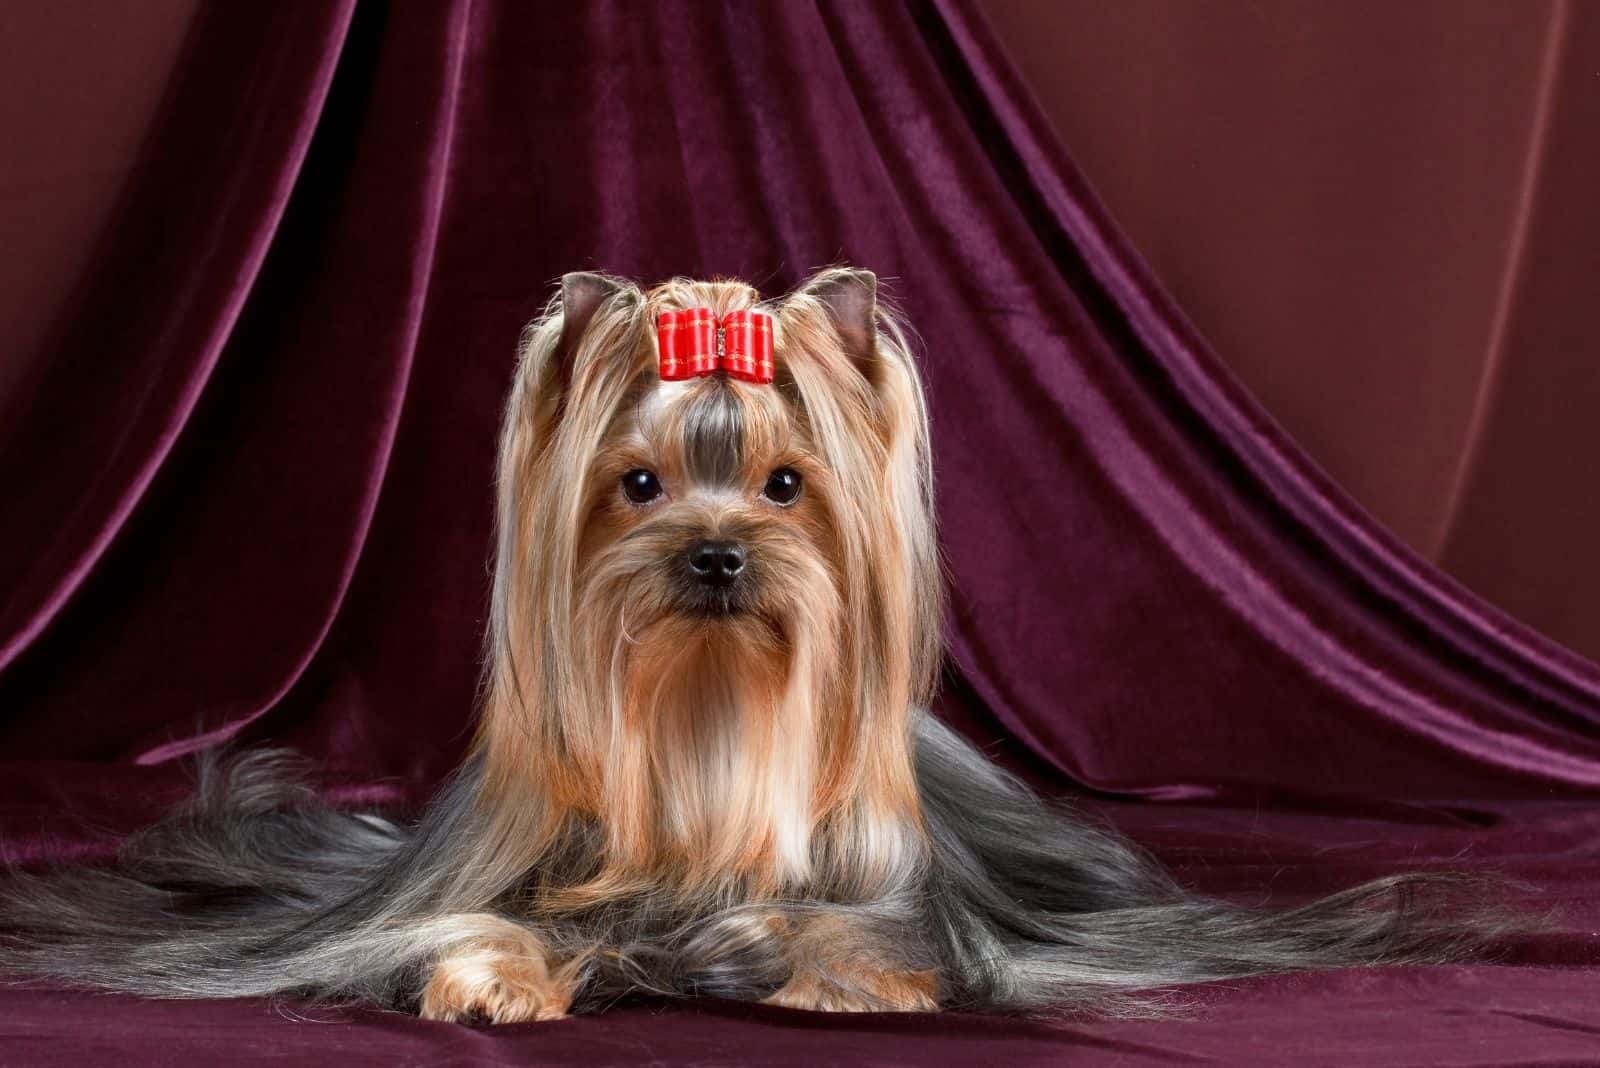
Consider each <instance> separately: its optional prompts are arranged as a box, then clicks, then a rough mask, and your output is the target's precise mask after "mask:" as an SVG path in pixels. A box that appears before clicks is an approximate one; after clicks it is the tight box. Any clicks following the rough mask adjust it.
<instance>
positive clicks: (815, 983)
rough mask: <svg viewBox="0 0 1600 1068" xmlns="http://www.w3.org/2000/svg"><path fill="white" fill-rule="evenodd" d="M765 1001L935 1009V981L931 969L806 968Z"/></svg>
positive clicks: (833, 1008)
mask: <svg viewBox="0 0 1600 1068" xmlns="http://www.w3.org/2000/svg"><path fill="white" fill-rule="evenodd" d="M765 1000H766V1003H767V1004H768V1005H782V1006H784V1007H785V1008H790V1009H809V1010H811V1011H812V1012H937V1011H938V1010H939V996H938V983H937V981H936V978H935V973H934V972H932V971H920V972H880V971H871V970H851V971H848V972H842V971H841V972H838V973H836V974H826V975H825V974H823V973H821V972H818V971H812V970H806V971H802V972H797V973H795V974H794V975H793V976H791V977H790V979H789V981H788V982H787V983H785V984H784V985H783V987H782V988H781V989H779V990H778V991H777V993H775V994H773V995H772V996H770V997H768V998H766V999H765Z"/></svg>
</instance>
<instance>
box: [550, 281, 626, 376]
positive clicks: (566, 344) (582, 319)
mask: <svg viewBox="0 0 1600 1068" xmlns="http://www.w3.org/2000/svg"><path fill="white" fill-rule="evenodd" d="M621 289H622V283H621V282H619V281H617V280H616V279H615V278H608V277H606V276H605V275H603V274H594V273H592V272H590V271H573V272H572V273H571V274H564V275H562V276H561V340H560V341H559V342H558V343H557V344H556V353H555V357H556V359H555V362H556V367H557V368H559V370H560V373H561V380H562V384H563V385H565V384H566V383H568V382H570V381H571V378H572V360H573V357H574V356H575V355H576V354H577V351H578V342H579V341H581V340H583V334H584V331H586V330H588V329H589V323H590V322H591V321H592V320H593V319H594V313H595V312H597V311H599V310H600V306H601V305H602V304H604V303H605V302H606V301H608V300H610V299H611V298H612V297H613V296H614V295H616V293H617V292H618V291H620V290H621Z"/></svg>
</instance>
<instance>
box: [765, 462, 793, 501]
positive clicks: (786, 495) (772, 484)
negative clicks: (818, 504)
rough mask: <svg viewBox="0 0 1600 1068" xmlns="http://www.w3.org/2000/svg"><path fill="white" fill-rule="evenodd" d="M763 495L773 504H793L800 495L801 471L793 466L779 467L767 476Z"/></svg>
mask: <svg viewBox="0 0 1600 1068" xmlns="http://www.w3.org/2000/svg"><path fill="white" fill-rule="evenodd" d="M761 495H762V496H763V497H765V498H766V499H767V500H769V501H771V502H772V503H773V504H793V503H794V502H795V498H797V497H799V496H800V472H798V471H796V470H795V469H794V468H792V467H780V468H778V469H777V470H776V471H774V472H772V474H770V475H768V476H767V486H766V488H765V489H763V490H762V491H761Z"/></svg>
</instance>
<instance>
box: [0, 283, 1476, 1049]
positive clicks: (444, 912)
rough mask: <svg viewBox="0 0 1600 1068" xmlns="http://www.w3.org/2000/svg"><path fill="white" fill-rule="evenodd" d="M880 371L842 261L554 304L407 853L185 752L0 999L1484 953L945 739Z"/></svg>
mask: <svg viewBox="0 0 1600 1068" xmlns="http://www.w3.org/2000/svg"><path fill="white" fill-rule="evenodd" d="M907 339H908V332H907V329H906V328H905V327H904V326H903V325H902V324H901V322H900V320H899V319H898V317H897V316H896V314H895V313H894V312H893V310H892V309H891V308H889V307H888V306H887V304H886V303H885V301H884V300H882V299H880V295H879V293H878V285H877V281H876V279H875V277H874V276H873V275H872V274H871V273H869V272H867V271H863V270H856V269H850V268H845V267H834V268H829V269H826V270H822V271H820V272H818V273H816V274H815V275H814V276H812V277H810V278H809V279H808V280H806V281H805V282H804V283H803V284H802V285H801V286H800V287H799V288H797V289H796V290H795V291H793V292H792V293H790V294H788V295H786V296H784V297H782V298H781V299H777V300H773V301H766V302H764V301H762V300H761V298H760V295H759V294H758V293H757V292H756V290H755V289H753V288H752V287H751V286H749V285H747V284H744V283H742V282H738V281H710V282H704V281H691V280H685V279H675V280H672V281H669V282H666V283H664V284H661V285H658V286H655V287H653V288H649V289H648V290H647V289H644V288H641V287H640V286H638V285H636V284H635V283H633V282H630V281H626V280H623V279H620V278H614V277H609V276H605V275H601V274H594V273H576V274H569V275H567V276H566V277H565V278H564V279H563V280H562V282H561V285H560V288H559V292H558V293H557V294H556V295H555V296H554V297H553V298H552V300H551V302H550V304H549V305H548V307H547V309H546V311H545V314H544V315H543V316H542V317H540V318H539V319H538V320H537V321H536V322H535V323H533V324H532V325H531V326H530V327H529V328H528V330H527V331H526V333H525V335H524V337H523V339H522V343H521V349H520V359H519V362H518V366H517V370H516V375H515V380H514V382H513V384H512V387H511V392H510V398H509V401H508V403H507V405H506V409H505V415H504V423H503V430H502V435H501V439H500V449H499V461H498V464H499V470H498V481H497V487H498V489H497V498H498V499H497V511H498V515H497V542H496V546H495V566H494V581H493V592H492V608H491V613H490V617H491V624H490V627H489V633H488V636H487V657H486V665H487V666H486V673H485V680H484V687H483V696H482V704H481V709H480V715H479V721H478V728H477V733H476V736H475V741H474V743H473V745H472V748H471V752H470V755H469V757H468V759H467V760H466V761H465V763H464V764H463V766H462V767H461V768H460V769H459V770H458V772H457V773H456V774H455V775H454V776H453V778H452V779H451V780H450V781H449V782H448V783H447V785H446V786H445V787H444V788H443V790H442V792H441V793H440V794H439V795H438V796H437V797H436V798H435V800H434V801H433V802H432V803H431V805H430V806H429V807H428V808H427V810H426V811H425V813H424V814H423V815H422V817H421V819H420V821H419V822H417V823H415V824H412V825H401V824H399V823H396V822H392V821H390V820H388V819H384V818H381V817H379V816H375V815H371V814H362V813H350V812H342V811H338V810H335V809H333V808H330V807H327V806H324V805H322V804H320V803H319V802H318V800H317V798H316V796H315V794H314V792H313V791H312V790H311V789H310V788H309V787H308V786H306V785H304V784H303V782H302V781H300V779H299V778H297V777H296V774H295V772H294V771H293V769H292V768H291V767H290V766H289V761H288V759H287V758H286V757H285V756H284V755H283V754H279V753H271V752H267V753H255V754H245V755H243V756H240V757H236V758H232V759H230V760H227V761H218V760H211V761H208V762H204V763H203V764H202V766H201V770H200V775H199V785H198V789H197V792H196V796H195V798H194V800H193V801H192V802H190V803H189V804H188V805H186V806H185V807H184V808H183V809H181V810H180V811H179V812H177V813H175V814H174V815H173V816H171V817H170V818H168V819H166V820H164V821H163V822H161V823H160V824H158V825H157V826H155V827H154V828H152V829H150V830H148V831H145V832H143V833H141V834H140V835H137V836H136V837H134V838H133V839H132V840H131V841H130V842H129V843H128V845H127V847H126V849H125V850H124V852H123V854H122V858H121V860H120V862H119V863H118V864H116V865H114V866H112V867H110V868H107V869H90V870H85V869H71V868H63V869H58V870H55V871H50V872H45V873H42V874H38V873H36V874H23V873H16V874H13V875H12V876H11V877H10V878H9V879H8V880H7V881H6V882H5V884H4V888H3V889H0V926H3V927H4V929H5V930H6V931H7V932H8V933H7V934H6V935H5V936H4V939H3V941H0V971H4V972H6V973H7V974H10V975H13V976H20V977H35V978H47V979H53V980H56V981H60V982H65V983H68V984H72V985H76V986H88V987H94V988H99V989H110V990H124V991H133V992H137V993H144V994H148V995H154V996H162V997H236V996H246V995H269V996H271V995H296V996H304V997H313V998H320V999H323V1000H342V1001H354V1002H360V1003H367V1004H374V1005H380V1006H386V1007H392V1008H404V1009H409V1010H412V1011H416V1012H418V1013H420V1014H421V1015H422V1016H424V1017H428V1018H431V1019H437V1020H453V1021H469V1022H470V1021H480V1022H492V1023H508V1022H516V1021H525V1020H549V1019H554V1018H558V1017H561V1016H563V1015H566V1014H568V1013H570V1012H575V1011H586V1010H594V1009H598V1008H601V1007H604V1006H605V1005H608V1004H610V1003H612V1002H614V1001H615V1000H617V999H618V998H620V997H625V996H630V995H664V996H671V997H677V996H692V995H707V996H716V997H724V998H737V999H746V1000H761V1001H766V1002H769V1003H773V1004H777V1005H783V1006H789V1007H793V1008H799V1009H812V1010H827V1011H836V1012H857V1011H906V1012H930V1011H934V1010H937V1009H941V1008H952V1007H955V1008H968V1009H1007V1010H1028V1011H1043V1010H1052V1011H1054V1010H1062V1009H1069V1010H1070V1009H1093V1010H1097V1011H1132V1010H1136V1009H1138V1008H1139V1007H1141V1006H1148V1005H1150V1004H1153V1003H1154V1001H1155V998H1154V996H1152V995H1149V994H1147V993H1143V992H1147V991H1151V990H1154V989H1159V988H1162V987H1170V986H1172V985H1175V984H1185V983H1193V982H1201V981H1206V980H1212V979H1220V978H1229V977H1235V976H1243V975H1250V974H1256V973H1263V972H1275V971H1284V970H1291V969H1303V968H1320V967H1340V966H1349V965H1366V964H1382V963H1393V962H1416V961H1432V960H1445V959H1453V958H1456V957H1459V956H1461V955H1463V954H1466V953H1470V952H1472V951H1474V949H1475V948H1476V947H1478V946H1480V945H1482V944H1483V943H1484V942H1485V941H1486V940H1489V939H1492V938H1493V937H1494V936H1495V934H1496V932H1497V930H1498V928H1497V927H1496V925H1495V924H1496V921H1494V920H1493V919H1492V918H1486V917H1484V916H1481V915H1474V914H1471V912H1470V909H1468V908H1467V907H1466V906H1463V905H1462V903H1461V899H1462V897H1463V896H1467V897H1471V896H1474V894H1475V891H1474V890H1473V889H1472V886H1471V884H1469V883H1463V882H1462V881H1461V880H1460V879H1457V878H1455V877H1452V876H1449V875H1416V876H1402V877H1396V878H1390V879H1386V880H1383V881H1380V882H1376V883H1370V884H1367V885H1364V886H1361V887H1357V888H1355V889H1353V890H1347V891H1344V892H1342V893H1339V894H1336V895H1333V896H1331V897H1328V898H1324V899H1322V900H1319V901H1315V902H1313V903H1311V904H1308V905H1303V906H1300V907H1297V908H1293V909H1290V910H1287V911H1277V912H1267V911H1259V910H1253V909H1250V908H1246V907H1242V906H1238V905H1234V904H1229V903H1225V902H1222V901H1216V900H1210V899H1207V898H1203V897H1199V896H1196V895H1194V894H1192V893H1189V892H1187V891H1185V890H1183V889H1182V888H1180V887H1179V886H1178V885H1177V884H1176V883H1175V882H1174V881H1173V880H1172V879H1171V878H1170V877H1169V876H1168V875H1167V874H1166V873H1164V872H1163V870H1162V869H1161V868H1160V867H1159V866H1158V865H1157V864H1156V863H1155V862H1154V861H1152V860H1151V859H1150V858H1149V857H1147V856H1146V855H1145V854H1144V853H1142V852H1141V851H1140V850H1139V849H1138V848H1137V847H1135V846H1134V845H1132V844H1131V843H1129V842H1128V841H1126V840H1125V839H1123V838H1121V837H1119V836H1118V835H1116V834H1115V833H1113V832H1111V831H1109V830H1106V829H1102V828H1097V827H1095V826H1092V825H1091V824H1090V823H1088V822H1087V821H1085V820H1083V819H1081V818H1079V817H1077V816H1075V815H1073V814H1072V812H1071V811H1070V810H1068V809H1066V808H1063V807H1061V806H1060V805H1057V804H1053V803H1050V802H1047V801H1045V800H1043V799H1041V798H1040V797H1038V796H1037V795H1036V794H1034V793H1033V792H1031V791H1030V790H1029V789H1028V788H1027V787H1025V786H1024V785H1023V784H1022V783H1021V782H1019V781H1018V780H1017V779H1015V778H1014V777H1012V776H1010V775H1008V774H1006V773H1005V772H1003V771H1001V770H1000V769H999V768H997V767H996V766H995V765H993V764H992V763H991V762H990V761H988V760H987V759H986V758H985V757H984V756H983V755H982V754H981V753H980V752H979V751H978V750H977V749H975V748H974V747H973V746H972V745H971V744H969V743H968V742H967V741H965V740H964V739H962V738H961V737H960V736H958V735H957V734H956V733H955V732H954V731H952V730H951V729H949V728H948V727H946V726H945V725H943V724H942V723H941V722H940V721H939V720H937V719H936V718H935V717H934V716H933V715H931V714H930V712H929V710H928V709H929V705H930V702H931V700H932V698H933V695H934V690H935V685H936V681H937V679H938V676H939V672H940V665H941V642H940V622H941V617H942V593H941V569H940V561H939V555H938V550H937V542H936V537H935V525H934V509H933V484H932V479H933V472H932V465H931V460H930V450H929V426H928V417H927V411H926V407H925V402H924V397H923V390H922V387H921V383H920V379H919V372H918V368H917V364H916V361H915V360H914V358H913V354H912V351H911V347H910V345H909V343H908V340H907ZM1463 890H1465V894H1463Z"/></svg>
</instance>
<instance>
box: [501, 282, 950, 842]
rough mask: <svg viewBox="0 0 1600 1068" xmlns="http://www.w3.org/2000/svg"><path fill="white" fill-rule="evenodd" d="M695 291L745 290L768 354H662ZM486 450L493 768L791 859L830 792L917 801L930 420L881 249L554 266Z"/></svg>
mask: <svg viewBox="0 0 1600 1068" xmlns="http://www.w3.org/2000/svg"><path fill="white" fill-rule="evenodd" d="M691 309H699V310H703V311H704V312H705V318H706V319H707V320H708V321H710V322H711V323H717V322H722V321H724V320H725V319H726V317H727V316H728V315H729V313H741V312H746V311H755V312H759V313H760V315H759V316H758V317H757V321H758V324H759V326H760V328H761V329H763V330H766V331H768V332H769V336H770V347H769V349H767V350H765V351H769V352H770V356H771V365H772V375H771V381H770V382H765V381H759V380H757V381H752V380H749V378H746V377H738V376H736V375H735V374H730V373H729V372H728V371H726V370H721V369H712V370H709V371H708V372H707V373H703V374H698V375H693V376H690V377H682V378H679V377H677V376H676V375H672V374H668V373H666V371H667V366H668V365H666V364H664V363H663V356H664V355H667V356H670V353H666V352H665V351H664V349H663V338H664V337H665V334H664V326H663V323H664V322H665V321H667V320H670V319H672V318H673V316H672V314H671V313H675V312H687V311H688V310H691ZM663 316H666V317H667V320H664V319H663ZM678 318H683V316H681V315H680V316H678ZM736 318H737V316H736ZM718 341H719V343H720V342H721V339H720V337H719V339H718ZM669 362H670V361H669ZM752 377H756V378H758V379H759V378H760V377H761V376H752ZM499 477H500V483H499V497H500V514H499V524H500V540H499V548H498V559H497V569H496V581H495V598H494V609H493V624H494V633H493V644H492V647H491V658H490V660H491V663H490V678H489V700H488V707H487V708H486V714H485V719H484V729H483V733H482V734H481V736H480V747H481V749H482V751H483V752H484V755H485V758H486V760H487V761H488V762H489V764H490V765H491V768H493V769H494V770H495V771H496V772H497V774H498V776H499V777H500V778H502V779H507V780H509V779H511V778H514V777H516V776H518V775H529V774H532V775H537V776H539V777H540V778H541V780H542V782H543V786H542V787H541V792H542V793H543V794H544V795H545V798H546V800H547V801H549V802H551V803H552V804H553V806H554V809H555V810H558V811H559V810H563V809H572V810H576V811H581V812H586V813H589V814H591V815H593V816H596V817H598V818H601V819H602V820H603V821H604V822H605V823H606V824H607V827H608V830H609V833H610V835H611V838H612V847H613V851H614V852H616V853H629V854H632V855H634V858H635V861H636V862H637V863H636V866H638V865H659V864H661V863H665V862H666V861H663V859H662V858H663V851H665V852H666V853H671V852H673V851H674V850H677V851H679V852H685V851H697V852H702V853H703V852H707V851H709V853H710V854H713V856H711V857H709V858H708V859H707V861H706V863H707V864H715V865H721V866H722V867H723V868H725V869H733V870H737V869H739V867H740V866H741V864H742V863H745V862H749V863H750V864H752V865H754V864H756V863H757V861H756V860H753V859H751V858H755V857H758V856H759V857H767V858H768V859H769V860H770V859H771V858H772V857H774V856H776V857H778V858H779V859H778V860H777V861H774V862H773V863H775V864H776V865H777V866H778V867H780V868H785V869H789V870H791V871H798V870H800V869H804V868H805V867H806V866H807V865H809V863H810V859H809V858H810V854H811V852H812V850H811V846H810V844H809V842H810V835H811V833H812V831H813V830H814V829H815V828H816V827H817V826H818V825H819V824H821V823H823V822H825V821H828V820H830V819H832V818H834V817H837V816H838V814H839V813H840V812H841V810H844V809H848V808H851V807H859V806H861V805H863V804H867V805H869V806H877V807H880V808H883V807H887V808H895V807H896V806H899V807H902V808H903V807H905V806H907V805H914V797H908V796H907V794H908V791H910V792H911V794H913V795H914V789H913V788H912V787H911V785H910V770H909V757H908V755H907V754H906V751H905V749H906V745H905V735H906V733H907V729H908V722H909V717H910V715H911V714H912V710H913V709H914V708H915V707H916V706H918V705H919V704H920V703H922V702H924V701H925V700H926V698H927V696H928V693H929V691H930V689H931V687H932V683H933V678H934V674H935V671H936V667H937V658H938V617H939V581H938V566H937V563H936V557H935V549H934V538H933V529H932V513H931V506H930V492H931V490H930V477H929V457H928V438H927V423H926V416H925V413H924V406H923V400H922V395H921V390H920V386H919V383H918V379H917V373H916V368H915V366H914V364H913V362H912V360H911V358H910V356H909V354H908V351H907V346H906V342H905V337H904V334H903V332H902V330H901V329H900V327H899V326H898V325H897V323H896V322H895V320H894V319H893V318H892V317H891V316H890V315H889V314H888V313H887V312H886V311H885V309H884V308H883V307H882V306H881V304H880V301H879V299H878V294H877V283H876V279H875V278H874V277H873V276H872V275H871V274H869V273H867V272H865V271H856V270H848V269H830V270H827V271H823V272H821V273H820V274H818V275H816V276H815V277H813V278H812V279H810V280H809V281H808V282H807V283H806V284H805V285H803V286H802V287H801V288H800V289H798V290H796V291H795V292H794V293H791V294H789V295H788V296H786V297H784V298H782V299H781V300H777V301H774V302H771V303H767V304H763V303H761V302H760V301H759V297H758V294H757V293H756V292H755V290H754V289H752V288H751V287H750V286H748V285H745V284H743V283H739V282H725V281H718V282H696V281H688V280H681V279H680V280H674V281H671V282H668V283H665V284H663V285H661V286H658V287H655V288H653V289H650V290H648V291H644V290H641V289H640V288H638V287H636V286H634V285H633V284H631V283H628V282H626V281H622V280H619V279H615V278H610V277H606V276H602V275H594V274H574V275H568V276H567V277H566V278H565V279H564V280H563V283H562V287H561V293H560V294H559V296H558V297H557V298H556V299H555V300H553V301H552V302H551V305H550V307H549V309H548V311H547V314H546V315H545V316H544V317H543V318H542V319H540V320H539V321H538V322H536V323H534V324H533V325H532V326H531V327H530V328H529V330H528V332H527V334H526V336H525V339H524V345H523V354H522V361H521V365H520V367H519V370H518V374H517V379H516V384H515V386H514V388H513V391H512V395H511V399H510V403H509V405H508V409H507V413H506V420H505V429H504V434H503V438H502V446H501V466H500V473H499ZM879 795H882V796H879ZM735 809H738V810H742V811H741V812H734V811H733V810H735ZM746 816H748V817H749V818H748V819H746V818H744V817H746ZM645 858H649V859H648V860H646V859H645ZM769 866H770V865H769Z"/></svg>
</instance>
